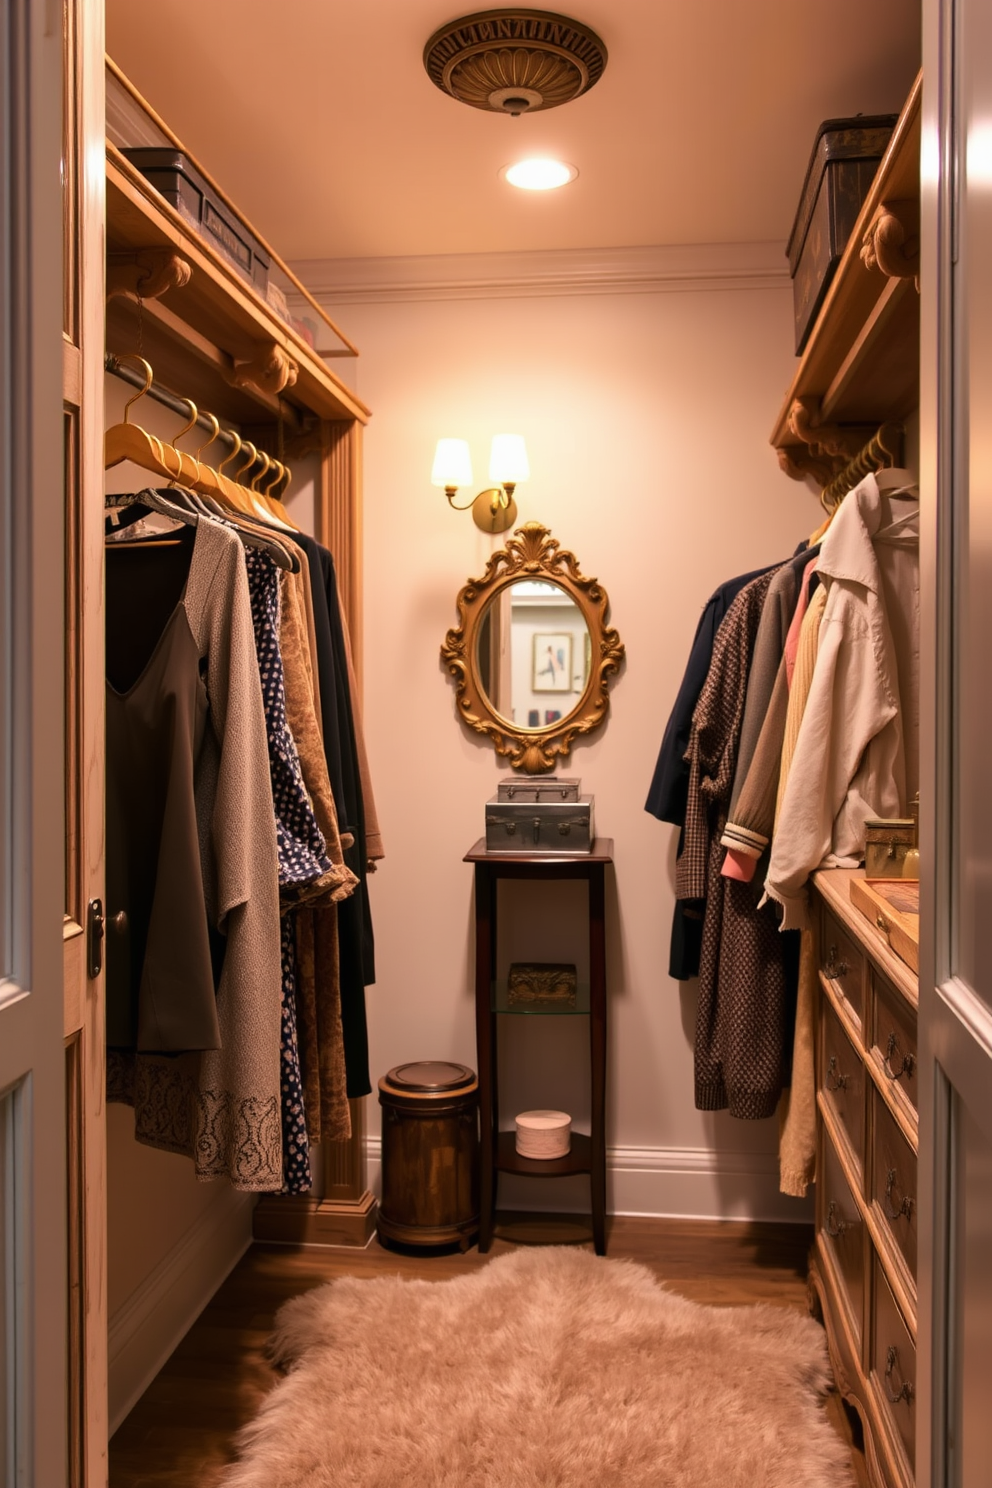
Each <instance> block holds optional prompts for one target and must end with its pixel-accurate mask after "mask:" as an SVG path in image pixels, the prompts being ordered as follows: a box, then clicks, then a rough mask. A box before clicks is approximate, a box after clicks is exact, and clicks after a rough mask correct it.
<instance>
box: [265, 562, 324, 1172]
mask: <svg viewBox="0 0 992 1488" xmlns="http://www.w3.org/2000/svg"><path fill="white" fill-rule="evenodd" d="M245 563H246V565H247V569H248V588H249V592H250V595H251V618H252V624H253V626H254V629H255V650H256V653H257V655H258V670H259V675H260V677H261V681H262V701H263V703H264V705H265V727H266V733H267V735H268V744H269V769H270V772H271V775H272V800H273V805H274V806H275V813H276V843H277V847H278V851H279V886H280V888H287V887H290V888H291V887H298V886H300V885H303V884H309V883H313V881H314V880H315V879H317V878H320V877H321V876H322V875H323V874H325V873H327V872H329V871H330V869H331V866H332V865H331V861H330V859H329V858H328V856H327V852H326V849H325V844H324V838H323V835H322V834H321V831H320V828H319V826H318V825H317V819H316V817H315V816H314V813H313V807H312V806H311V804H310V798H309V796H308V795H307V791H306V786H305V785H304V783H303V773H302V771H301V769H300V760H299V756H298V754H297V752H296V745H295V743H294V742H293V736H292V734H291V733H290V731H289V726H288V724H287V722H286V683H285V677H284V674H283V666H282V653H281V652H280V650H279V574H278V572H277V570H276V567H275V564H274V563H273V562H272V560H271V558H269V557H268V556H267V555H266V554H265V553H261V552H259V551H258V549H256V548H248V549H247V550H246V552H245ZM295 918H296V917H295V914H294V913H293V912H292V911H291V910H290V911H289V912H287V913H284V914H283V917H282V942H281V954H282V1021H281V1040H280V1051H279V1063H280V1086H281V1100H282V1160H283V1184H282V1192H283V1193H308V1192H309V1191H310V1189H311V1188H312V1187H313V1178H312V1175H311V1171H310V1143H309V1139H308V1137H307V1129H306V1119H305V1115H304V1109H303V1080H302V1076H301V1073H300V1049H299V1041H298V1038H297V1030H296V926H295Z"/></svg>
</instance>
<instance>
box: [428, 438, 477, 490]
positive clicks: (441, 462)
mask: <svg viewBox="0 0 992 1488" xmlns="http://www.w3.org/2000/svg"><path fill="white" fill-rule="evenodd" d="M471 484H472V461H471V458H470V456H469V452H468V440H467V439H439V440H438V442H437V449H436V450H435V452H434V469H433V470H432V471H431V485H432V486H447V487H449V488H450V487H452V486H470V485H471Z"/></svg>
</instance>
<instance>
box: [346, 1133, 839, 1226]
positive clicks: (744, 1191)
mask: <svg viewBox="0 0 992 1488" xmlns="http://www.w3.org/2000/svg"><path fill="white" fill-rule="evenodd" d="M366 1150H367V1160H368V1182H369V1187H370V1188H371V1189H372V1191H373V1193H375V1194H376V1195H377V1196H378V1195H379V1194H380V1193H381V1191H382V1190H381V1184H380V1170H381V1166H382V1163H381V1143H380V1140H379V1138H378V1137H368V1138H367V1139H366ZM606 1202H607V1207H608V1209H609V1212H610V1213H611V1214H635V1215H636V1214H642V1215H652V1216H657V1217H660V1218H665V1219H753V1220H768V1221H771V1222H774V1223H777V1224H789V1223H792V1224H805V1223H807V1222H811V1221H812V1218H813V1198H812V1190H811V1192H810V1194H809V1195H807V1197H806V1198H805V1199H793V1198H790V1197H789V1196H788V1195H786V1194H783V1193H780V1192H779V1187H778V1160H777V1158H776V1157H775V1156H774V1154H763V1153H755V1152H719V1151H714V1150H713V1149H711V1148H708V1147H610V1148H609V1149H608V1150H607V1154H606ZM500 1203H501V1204H505V1206H506V1207H507V1208H512V1209H541V1210H545V1211H550V1212H558V1213H569V1212H572V1211H574V1210H576V1209H579V1210H583V1209H585V1208H587V1207H588V1203H589V1185H588V1180H587V1179H583V1178H547V1179H541V1178H513V1177H512V1176H510V1175H506V1176H504V1177H503V1178H501V1179H500Z"/></svg>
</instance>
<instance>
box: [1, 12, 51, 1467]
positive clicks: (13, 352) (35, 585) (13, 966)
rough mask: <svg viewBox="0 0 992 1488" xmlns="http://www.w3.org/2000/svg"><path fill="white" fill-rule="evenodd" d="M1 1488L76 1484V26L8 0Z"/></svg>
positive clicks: (4, 21)
mask: <svg viewBox="0 0 992 1488" xmlns="http://www.w3.org/2000/svg"><path fill="white" fill-rule="evenodd" d="M0 28H2V29H0V1344H2V1348H0V1483H2V1484H3V1488H15V1485H16V1488H42V1485H44V1488H59V1485H61V1484H63V1483H64V1482H65V1481H66V1472H67V1463H66V1430H65V1422H66V1399H65V1380H66V1369H65V1334H66V1246H65V1152H64V1149H65V1139H64V1131H65V1116H64V1093H63V1085H64V1078H63V1068H64V1052H63V1032H62V1020H63V1009H62V914H63V882H64V858H65V855H64V848H63V841H64V836H63V827H64V823H63V778H64V763H63V730H62V672H63V667H62V654H63V598H62V593H63V550H64V533H63V521H62V509H63V504H62V474H63V472H62V220H61V211H60V195H59V155H60V143H61V141H60V127H59V125H60V117H61V93H60V79H61V53H62V26H61V15H60V10H59V7H58V6H57V5H52V4H50V3H43V0H37V3H33V0H0Z"/></svg>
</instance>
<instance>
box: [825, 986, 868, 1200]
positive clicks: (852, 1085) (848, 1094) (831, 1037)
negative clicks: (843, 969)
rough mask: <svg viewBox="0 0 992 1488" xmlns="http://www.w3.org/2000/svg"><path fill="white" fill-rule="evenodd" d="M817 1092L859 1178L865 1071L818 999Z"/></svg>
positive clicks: (833, 1017)
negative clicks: (839, 1130)
mask: <svg viewBox="0 0 992 1488" xmlns="http://www.w3.org/2000/svg"><path fill="white" fill-rule="evenodd" d="M821 1007H822V1011H821V1015H820V1066H819V1072H820V1090H821V1091H822V1093H823V1098H824V1100H825V1101H826V1103H827V1104H828V1106H829V1107H830V1109H831V1112H832V1113H833V1115H834V1116H836V1118H837V1121H838V1122H839V1124H840V1126H841V1127H842V1129H843V1131H844V1134H845V1136H846V1137H847V1140H848V1142H849V1144H850V1148H851V1154H852V1156H853V1158H854V1162H855V1165H856V1167H857V1170H858V1174H859V1176H861V1175H863V1174H864V1132H865V1067H864V1063H863V1059H862V1055H861V1054H860V1053H859V1052H858V1051H857V1050H856V1049H855V1048H854V1045H853V1044H852V1043H851V1040H850V1039H849V1038H848V1036H847V1033H846V1032H845V1029H844V1025H843V1024H842V1023H841V1021H840V1018H839V1017H838V1016H837V1013H836V1012H835V1010H834V1008H833V1007H832V1006H831V1005H830V1002H829V1001H828V999H827V998H826V997H824V998H822V999H821Z"/></svg>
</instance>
